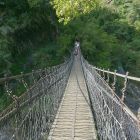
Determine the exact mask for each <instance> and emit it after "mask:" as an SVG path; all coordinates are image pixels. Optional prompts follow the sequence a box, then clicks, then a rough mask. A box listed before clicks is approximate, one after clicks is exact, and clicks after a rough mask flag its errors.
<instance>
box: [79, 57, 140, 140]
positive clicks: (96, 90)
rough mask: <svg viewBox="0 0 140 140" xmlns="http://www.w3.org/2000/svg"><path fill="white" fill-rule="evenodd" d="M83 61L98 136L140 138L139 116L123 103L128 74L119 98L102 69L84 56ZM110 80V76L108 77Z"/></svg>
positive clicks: (104, 138)
mask: <svg viewBox="0 0 140 140" xmlns="http://www.w3.org/2000/svg"><path fill="white" fill-rule="evenodd" d="M81 63H82V67H83V71H84V75H85V79H86V83H87V87H88V90H89V96H90V101H91V107H92V109H93V112H94V115H95V120H96V126H97V130H98V136H99V139H101V140H112V139H113V140H138V139H140V127H139V120H138V118H137V117H136V116H135V115H134V114H133V113H132V112H131V111H130V109H129V108H128V107H127V106H126V105H125V104H124V103H123V100H124V93H125V89H126V84H127V78H129V77H128V75H126V76H123V77H124V79H125V80H124V81H125V82H124V88H123V90H122V98H119V97H118V96H117V95H116V94H115V92H114V91H113V89H112V88H113V87H114V86H115V85H114V84H115V81H116V75H117V74H116V73H114V75H115V76H114V82H113V84H112V88H110V86H109V84H108V83H107V82H106V81H105V80H104V77H105V76H103V78H102V77H101V76H100V74H99V73H100V70H99V69H97V68H95V67H93V66H92V65H90V64H89V63H88V62H87V61H86V60H85V59H84V58H83V57H82V56H81ZM107 80H109V77H108V78H107Z"/></svg>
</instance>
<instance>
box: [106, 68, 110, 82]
mask: <svg viewBox="0 0 140 140" xmlns="http://www.w3.org/2000/svg"><path fill="white" fill-rule="evenodd" d="M109 80H110V77H109V69H108V73H107V80H106V81H107V83H108V84H109V82H110V81H109Z"/></svg>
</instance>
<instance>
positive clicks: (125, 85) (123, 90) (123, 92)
mask: <svg viewBox="0 0 140 140" xmlns="http://www.w3.org/2000/svg"><path fill="white" fill-rule="evenodd" d="M128 74H129V72H126V75H125V81H124V87H123V88H122V98H121V100H122V102H124V98H125V91H126V87H127V81H128V79H127V77H128Z"/></svg>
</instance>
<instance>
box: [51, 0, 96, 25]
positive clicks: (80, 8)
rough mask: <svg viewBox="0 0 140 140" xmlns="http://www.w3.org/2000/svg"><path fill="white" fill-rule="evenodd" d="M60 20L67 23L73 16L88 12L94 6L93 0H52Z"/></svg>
mask: <svg viewBox="0 0 140 140" xmlns="http://www.w3.org/2000/svg"><path fill="white" fill-rule="evenodd" d="M52 4H53V6H54V8H55V9H56V14H57V16H58V17H59V21H60V22H62V21H63V22H64V23H68V22H69V21H70V20H72V19H73V18H75V17H77V16H79V15H82V14H86V13H89V12H90V11H92V10H93V9H94V8H95V6H96V2H95V1H89V0H52Z"/></svg>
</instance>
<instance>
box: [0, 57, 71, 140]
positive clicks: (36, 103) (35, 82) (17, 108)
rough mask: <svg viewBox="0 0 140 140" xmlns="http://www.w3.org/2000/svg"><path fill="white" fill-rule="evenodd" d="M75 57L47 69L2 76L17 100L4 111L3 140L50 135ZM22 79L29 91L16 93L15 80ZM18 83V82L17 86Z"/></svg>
mask: <svg viewBox="0 0 140 140" xmlns="http://www.w3.org/2000/svg"><path fill="white" fill-rule="evenodd" d="M72 63H73V56H71V58H70V59H68V60H67V61H65V62H64V63H63V64H61V65H58V66H54V67H51V68H49V69H45V70H39V71H33V72H32V73H28V74H22V75H18V76H12V77H6V78H2V79H0V83H1V84H2V83H4V89H5V92H6V94H7V96H9V98H11V100H12V101H13V102H12V104H11V105H10V106H9V107H8V108H6V109H5V110H4V111H2V112H1V113H0V140H3V139H7V140H39V139H41V138H42V137H43V136H44V134H46V136H45V137H47V134H48V133H49V130H50V128H51V125H52V123H53V120H54V118H55V115H56V112H57V109H58V107H59V103H60V101H61V98H62V96H63V93H64V90H65V87H66V84H67V80H68V77H69V74H70V70H71V66H72ZM16 81H19V82H20V83H21V84H22V85H23V86H24V88H26V92H25V93H24V94H22V95H21V96H15V95H14V90H13V88H12V86H11V84H12V83H16ZM17 85H18V84H17V83H16V86H17Z"/></svg>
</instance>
